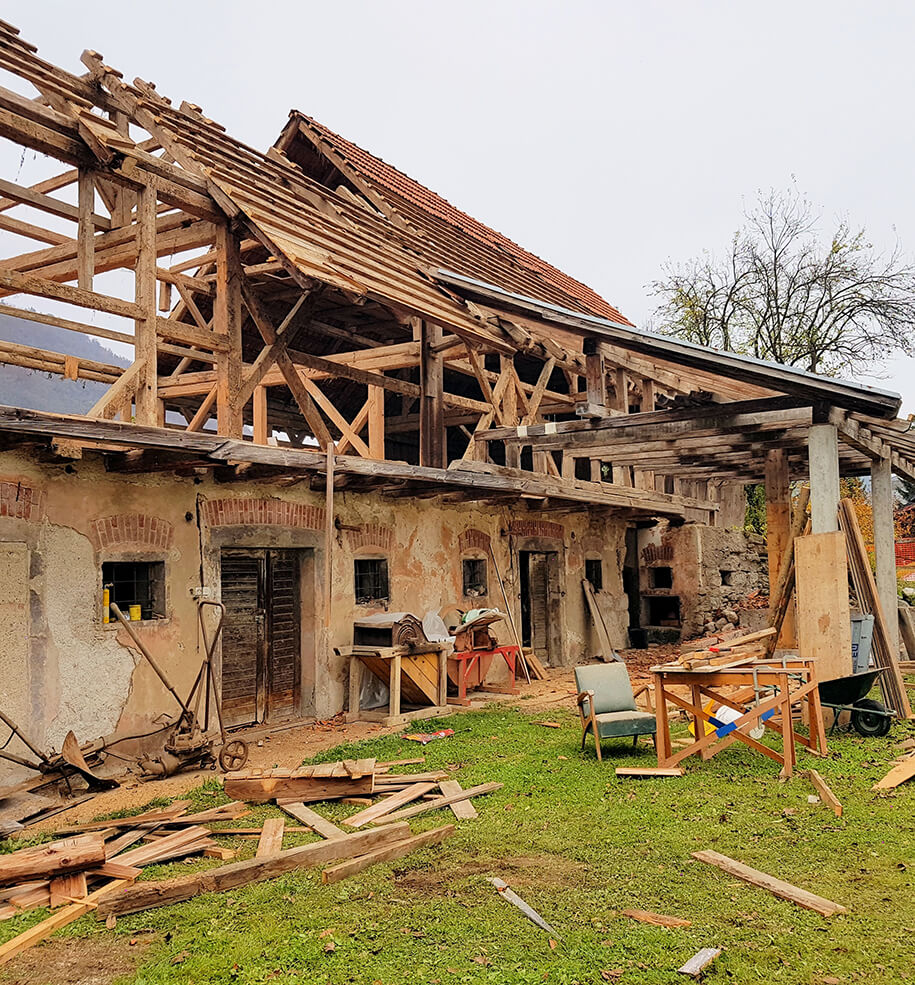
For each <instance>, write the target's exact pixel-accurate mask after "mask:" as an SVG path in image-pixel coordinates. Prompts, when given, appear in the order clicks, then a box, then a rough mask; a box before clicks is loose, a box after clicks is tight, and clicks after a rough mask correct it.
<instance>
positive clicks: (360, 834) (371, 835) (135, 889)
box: [96, 824, 410, 920]
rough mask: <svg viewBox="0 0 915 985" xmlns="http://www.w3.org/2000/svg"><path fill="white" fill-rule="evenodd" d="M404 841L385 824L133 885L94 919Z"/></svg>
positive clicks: (402, 827)
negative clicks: (243, 859)
mask: <svg viewBox="0 0 915 985" xmlns="http://www.w3.org/2000/svg"><path fill="white" fill-rule="evenodd" d="M409 837H410V827H409V825H407V824H391V825H385V826H384V827H381V828H374V829H372V830H370V831H357V832H355V833H353V834H349V835H344V836H343V837H342V838H331V839H328V840H327V841H319V842H315V843H314V844H310V845H301V846H299V847H297V848H287V849H286V850H285V851H282V852H280V853H279V854H278V855H274V856H272V857H271V858H263V859H260V858H253V859H247V860H245V861H243V862H234V863H230V864H229V865H223V866H220V867H219V868H216V869H209V870H207V871H206V872H195V873H192V874H191V875H187V876H180V877H179V878H177V879H162V880H160V881H156V882H143V883H138V884H137V885H135V886H132V887H131V888H129V889H125V890H124V892H122V893H119V894H118V896H117V897H116V898H114V899H108V900H105V901H104V902H103V903H100V904H99V907H98V909H97V911H96V914H97V917H98V919H99V920H104V919H105V918H106V917H107V916H108V915H109V914H112V913H113V914H115V916H121V915H122V914H125V913H137V912H139V911H140V910H149V909H154V908H155V907H158V906H168V905H170V904H172V903H179V902H181V901H182V900H186V899H191V898H193V897H194V896H198V895H200V894H201V893H219V892H225V891H226V890H228V889H235V888H236V886H244V885H247V884H249V883H252V882H263V881H264V880H266V879H275V878H276V877H277V876H280V875H283V874H285V873H286V872H295V871H296V870H298V869H304V868H310V867H311V866H315V865H322V864H324V863H325V862H335V861H337V860H339V859H346V858H353V857H354V856H357V855H360V854H361V855H364V854H366V853H367V852H371V851H374V850H375V849H376V848H384V847H386V846H387V845H393V844H396V843H397V842H402V841H404V840H405V839H407V838H409Z"/></svg>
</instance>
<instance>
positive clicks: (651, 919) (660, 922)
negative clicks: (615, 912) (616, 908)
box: [623, 910, 693, 927]
mask: <svg viewBox="0 0 915 985" xmlns="http://www.w3.org/2000/svg"><path fill="white" fill-rule="evenodd" d="M623 916H624V917H629V919H630V920H638V921H639V923H650V924H654V926H655V927H691V926H692V924H693V922H692V920H684V919H683V918H682V917H668V916H665V915H664V914H663V913H652V912H651V910H623Z"/></svg>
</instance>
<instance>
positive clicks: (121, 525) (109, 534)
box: [89, 513, 175, 551]
mask: <svg viewBox="0 0 915 985" xmlns="http://www.w3.org/2000/svg"><path fill="white" fill-rule="evenodd" d="M174 535H175V528H174V527H173V526H172V525H171V524H170V523H169V522H168V520H163V519H162V518H161V517H158V516H151V515H150V514H148V513H115V514H114V515H112V516H100V517H97V518H96V519H95V520H92V521H91V522H90V524H89V539H90V540H91V541H92V544H93V546H94V547H95V549H96V550H97V551H98V550H106V549H108V548H112V547H142V548H147V549H149V548H153V549H156V550H161V551H167V550H168V549H169V548H170V547H171V546H172V539H173V537H174Z"/></svg>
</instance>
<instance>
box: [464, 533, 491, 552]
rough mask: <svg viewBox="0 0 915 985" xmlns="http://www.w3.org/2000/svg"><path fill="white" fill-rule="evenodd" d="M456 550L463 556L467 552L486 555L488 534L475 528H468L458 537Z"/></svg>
mask: <svg viewBox="0 0 915 985" xmlns="http://www.w3.org/2000/svg"><path fill="white" fill-rule="evenodd" d="M458 550H459V551H460V553H461V554H465V553H467V552H468V551H482V552H483V553H484V554H488V553H489V534H488V533H485V532H484V531H482V530H477V529H476V528H475V527H469V528H468V529H467V530H464V531H462V532H461V535H460V536H459V537H458Z"/></svg>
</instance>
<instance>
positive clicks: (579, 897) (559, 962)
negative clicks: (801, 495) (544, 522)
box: [0, 704, 915, 985]
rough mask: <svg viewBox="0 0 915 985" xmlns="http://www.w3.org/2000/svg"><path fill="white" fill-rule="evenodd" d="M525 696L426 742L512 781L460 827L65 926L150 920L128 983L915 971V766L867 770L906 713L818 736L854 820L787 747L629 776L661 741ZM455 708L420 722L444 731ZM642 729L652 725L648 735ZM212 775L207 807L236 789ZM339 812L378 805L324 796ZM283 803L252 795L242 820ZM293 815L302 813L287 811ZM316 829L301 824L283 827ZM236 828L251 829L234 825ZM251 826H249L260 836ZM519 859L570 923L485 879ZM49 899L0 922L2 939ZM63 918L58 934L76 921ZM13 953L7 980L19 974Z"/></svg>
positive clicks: (801, 976)
mask: <svg viewBox="0 0 915 985" xmlns="http://www.w3.org/2000/svg"><path fill="white" fill-rule="evenodd" d="M543 717H544V716H543V715H536V716H531V715H527V714H525V713H524V710H523V704H522V708H520V709H516V708H495V709H489V710H486V711H482V712H473V713H468V714H463V715H460V716H456V717H453V718H450V719H448V720H447V721H443V722H442V723H441V724H442V725H443V726H445V725H447V726H450V727H452V728H454V729H455V731H456V733H457V734H456V735H455V736H454V737H453V738H450V739H445V740H441V741H436V742H433V743H431V744H430V745H428V746H426V747H425V750H424V751H425V755H426V766H425V767H412V769H416V770H420V769H430V768H449V769H454V770H455V773H454V775H455V777H456V778H458V779H459V780H460V781H461V783H462V784H463V785H464V786H470V785H472V784H474V783H482V782H485V781H488V780H499V781H501V782H502V783H504V784H505V786H504V788H503V789H502V790H500V791H499V792H498V793H496V794H493V795H491V796H489V797H484V798H481V799H478V800H477V801H475V804H476V807H477V810H478V811H479V813H480V817H479V819H478V820H476V821H459V822H456V823H457V832H456V833H455V835H454V836H453V837H452V838H450V839H449V840H448V841H446V842H445V843H444V844H442V845H440V846H437V847H434V848H430V849H426V850H424V851H421V852H418V853H416V854H414V855H411V856H408V857H406V858H404V859H401V860H399V861H397V862H394V863H391V864H387V865H380V866H376V867H374V868H372V869H369V870H367V871H365V872H363V873H361V874H360V875H358V876H356V877H354V878H351V879H349V880H346V881H344V882H341V883H338V884H336V885H332V886H322V885H321V882H320V871H319V870H309V871H305V872H302V873H297V874H294V875H288V876H286V877H283V878H281V879H278V880H274V881H272V882H267V883H261V884H258V885H252V886H247V887H243V888H240V889H237V890H235V891H232V892H230V893H225V894H217V895H210V896H203V897H198V898H197V899H194V900H191V901H189V902H187V903H184V904H181V905H177V906H172V907H168V908H163V909H159V910H153V911H149V912H147V913H140V914H136V915H134V916H131V917H126V918H121V919H120V920H119V921H118V923H117V926H116V927H115V928H114V929H113V930H106V929H105V928H104V927H103V926H102V925H100V924H98V923H97V922H96V921H94V920H93V919H91V918H88V917H87V918H83V919H82V920H81V921H79V922H78V923H76V924H74V925H72V926H71V927H69V928H67V929H66V930H64V931H63V932H61V935H63V936H69V937H71V938H77V939H80V940H84V941H85V942H86V945H87V946H88V944H89V943H91V942H90V941H89V940H88V938H90V936H92V935H97V934H101V935H105V936H106V937H107V938H109V939H117V940H120V941H122V942H123V945H124V947H125V948H127V947H129V946H130V942H131V941H132V940H133V941H138V940H139V941H150V942H151V943H150V944H149V946H148V947H146V949H145V950H144V952H143V956H142V961H141V963H140V965H139V966H138V968H137V970H136V971H135V972H133V973H131V974H129V975H127V976H126V977H122V978H119V979H118V982H119V985H121V983H123V985H126V983H128V982H129V983H131V985H153V983H157V985H158V983H188V982H193V983H194V985H207V983H217V982H219V983H224V982H225V983H246V985H247V983H260V982H309V983H310V982H315V983H322V985H323V983H328V985H338V983H340V985H342V983H347V982H352V983H365V985H373V983H382V985H402V983H404V985H405V983H413V982H424V983H444V985H452V983H453V985H457V983H462V982H489V983H503V982H505V983H508V982H512V983H534V982H538V983H539V982H549V983H554V985H573V983H582V985H584V983H601V982H604V981H610V982H615V981H622V982H627V983H628V982H631V983H646V985H648V983H668V982H670V983H672V982H677V981H681V982H682V981H686V980H687V979H684V978H683V977H682V976H679V975H677V974H676V970H675V969H676V968H677V967H679V965H681V964H682V963H683V962H684V961H686V960H687V959H688V958H689V957H690V956H691V955H693V954H694V953H695V952H696V951H698V950H699V949H700V948H703V947H720V948H723V950H724V953H723V954H722V956H721V957H720V958H719V959H718V961H717V962H716V963H715V964H714V965H713V966H712V968H711V969H710V970H709V972H708V974H707V976H706V980H708V981H710V982H724V981H728V982H738V983H750V982H766V983H774V982H778V983H798V985H810V983H817V982H820V983H830V982H843V983H844V982H858V981H867V982H878V981H879V982H881V983H891V982H911V981H912V978H913V975H915V958H913V946H912V943H913V939H915V907H913V898H915V894H913V885H912V883H913V879H912V877H913V873H915V783H909V784H908V785H904V786H902V787H900V788H899V789H898V790H897V791H896V792H895V794H891V795H888V796H879V795H876V794H873V793H871V790H870V787H871V785H872V783H874V782H875V781H876V780H877V779H878V778H879V777H881V776H883V775H884V774H885V773H886V771H887V770H888V768H889V763H890V760H891V759H892V758H893V756H894V752H893V749H894V746H895V745H896V744H897V743H898V742H899V741H900V740H901V739H904V738H908V737H910V736H911V735H915V727H913V726H912V725H910V724H897V725H896V726H895V727H894V729H893V731H892V732H891V734H890V736H888V737H887V738H886V739H868V740H865V739H860V738H858V737H857V736H855V735H847V734H842V735H837V736H835V737H830V747H831V756H830V758H829V759H828V760H826V761H819V760H816V759H814V758H812V757H808V756H805V755H802V756H801V757H800V763H799V766H800V768H804V767H807V766H815V767H816V768H817V769H819V771H820V772H821V773H822V775H823V776H824V778H825V779H826V781H827V783H828V784H829V785H830V786H831V787H832V789H833V791H834V792H835V793H836V795H837V796H838V797H839V799H840V800H841V801H842V803H843V805H844V809H845V811H844V816H843V817H842V818H841V819H837V818H836V817H835V816H834V815H833V813H832V812H831V811H830V810H828V809H827V808H825V807H824V806H822V805H820V804H810V803H808V795H809V794H811V793H812V792H813V788H812V787H811V786H810V783H809V781H808V780H806V779H805V778H804V777H800V776H796V777H794V778H793V779H792V780H790V781H788V782H779V779H778V775H777V774H778V766H777V765H776V764H775V763H773V762H771V761H770V760H768V759H765V758H763V757H761V756H759V755H757V754H755V753H753V752H751V751H750V750H748V749H747V750H745V749H743V748H742V747H732V748H730V749H729V750H727V751H725V752H724V753H722V754H721V755H720V756H719V757H718V758H716V759H714V760H712V761H710V762H707V763H701V762H699V761H698V760H694V759H691V760H689V761H688V764H687V767H688V772H687V775H686V776H684V777H682V778H680V779H667V780H662V779H650V780H621V779H617V778H616V776H615V775H614V767H615V766H618V765H621V764H630V765H653V763H654V759H653V754H652V751H651V748H650V745H649V744H645V745H643V746H642V747H640V749H639V750H636V751H633V750H632V749H631V747H630V745H629V743H628V742H627V741H620V742H618V743H617V744H615V745H614V744H613V743H610V742H608V743H605V747H604V750H605V758H604V761H603V763H598V762H597V760H596V759H595V756H594V751H593V745H590V744H589V747H588V749H587V751H586V752H585V754H584V755H582V754H581V753H580V752H579V749H578V739H577V736H578V730H577V720H576V719H573V716H572V714H571V713H567V712H564V711H563V712H556V711H553V712H551V713H550V715H549V717H550V718H552V719H554V720H556V721H560V722H561V723H562V726H563V727H562V728H561V729H550V728H544V727H542V726H538V725H536V724H534V723H535V722H536V721H537V720H538V719H541V718H543ZM436 724H437V723H424V728H427V729H428V730H429V731H432V730H434V728H435V727H436ZM643 742H644V740H643ZM419 754H420V747H419V746H418V745H416V744H415V743H411V742H408V741H404V740H403V739H400V738H398V737H396V736H395V737H387V738H382V739H378V740H375V741H369V742H363V743H360V744H358V745H355V746H353V745H347V746H341V747H339V748H337V749H331V750H328V751H327V752H326V753H324V754H323V755H322V756H321V757H320V759H321V760H324V761H329V760H334V759H339V758H341V757H346V758H354V757H357V756H359V757H361V756H376V757H377V758H378V759H379V760H385V759H398V758H403V757H407V756H416V755H419ZM213 787H214V785H211V786H210V788H209V789H207V787H206V786H204V787H201V788H199V789H198V790H196V791H195V792H194V794H193V797H194V802H195V807H196V806H198V805H199V806H200V807H203V806H212V805H213V804H216V803H221V802H222V801H223V800H224V797H223V794H222V792H221V790H217V789H214V788H213ZM319 809H320V810H321V812H322V813H325V814H326V815H327V816H328V817H330V818H331V819H337V820H339V819H342V818H344V817H346V816H347V815H348V814H350V813H354V812H356V811H357V810H360V809H361V808H357V807H346V806H344V805H339V804H333V805H328V804H325V805H320V806H319ZM274 811H276V808H274V807H269V806H265V807H259V808H255V809H254V814H253V816H252V817H249V818H245V819H244V820H243V821H239V822H234V823H235V824H245V825H249V824H254V823H257V820H258V819H260V818H262V817H265V816H267V815H269V814H270V813H272V812H274ZM453 820H454V818H453V817H452V816H451V813H450V811H439V812H435V813H433V814H429V815H426V816H423V817H420V818H416V819H414V820H413V821H412V822H411V824H412V826H413V829H414V831H421V830H425V829H427V828H430V827H434V826H437V825H439V824H442V823H448V822H451V821H453ZM290 823H295V822H293V821H291V819H290ZM308 840H313V836H311V835H302V836H298V837H296V836H287V839H286V842H285V844H286V847H289V846H290V845H292V844H297V843H298V844H300V843H303V842H305V841H308ZM220 843H221V844H222V843H226V844H233V843H232V842H228V841H226V840H225V839H221V840H220ZM254 844H255V843H254V842H253V841H242V840H241V839H237V840H236V841H235V843H234V846H233V847H238V848H239V849H240V852H241V855H242V857H244V856H246V855H251V854H253V852H254ZM699 848H714V849H716V850H717V851H719V852H722V853H724V854H726V855H730V856H731V857H733V858H736V859H738V860H740V861H743V862H746V863H747V864H749V865H752V866H755V867H757V868H760V869H763V870H764V871H766V872H768V873H771V874H772V875H775V876H778V877H780V878H782V879H785V880H787V881H789V882H792V883H794V884H795V885H798V886H801V887H803V888H805V889H808V890H810V891H812V892H815V893H818V894H820V895H822V896H826V897H828V898H830V899H832V900H835V901H836V902H839V903H842V904H844V905H845V906H847V907H848V909H849V913H848V915H847V916H838V917H834V918H832V919H826V918H824V917H821V916H819V915H818V914H815V913H811V912H809V911H807V910H802V909H800V908H798V907H797V906H795V905H794V904H792V903H788V902H785V901H782V900H779V899H776V898H775V897H773V896H771V895H770V894H769V893H767V892H764V891H763V890H761V889H757V888H755V887H752V886H749V885H747V884H745V883H741V882H738V881H737V880H734V879H732V878H730V877H729V876H726V875H725V874H724V873H722V872H720V871H719V870H718V869H715V868H712V867H710V866H707V865H704V864H702V863H700V862H697V861H694V860H693V859H691V858H690V852H692V851H695V850H696V849H699ZM212 864H219V863H214V862H210V861H195V862H192V863H177V864H171V865H163V866H158V867H150V868H149V869H147V870H146V871H145V872H144V876H143V878H144V879H147V878H162V877H164V876H170V875H175V874H182V873H186V872H188V871H192V870H193V869H194V868H199V867H203V866H205V865H212ZM488 876H501V877H502V878H503V879H505V880H506V882H508V883H509V885H510V886H511V887H512V888H513V889H514V890H515V891H516V892H518V893H519V894H520V895H521V896H522V897H523V898H524V899H525V900H526V901H527V902H528V903H529V904H530V905H531V906H533V907H534V908H535V909H537V910H538V911H539V912H540V913H541V914H542V915H543V917H544V918H545V919H546V920H547V921H548V922H549V923H550V924H551V925H552V926H553V927H554V928H555V930H556V931H557V934H556V937H555V938H554V939H553V940H551V938H550V935H549V934H547V933H545V932H543V931H542V930H539V929H538V928H537V927H535V926H534V925H533V924H531V923H529V922H528V921H527V920H525V919H524V917H523V916H522V915H521V914H520V913H519V912H518V911H517V910H516V909H515V908H514V907H513V906H511V905H510V904H508V903H507V902H505V901H504V900H502V899H501V898H500V897H499V896H498V895H497V894H496V892H495V890H494V889H493V887H492V886H491V884H490V883H489V882H488V881H487V877H488ZM626 908H636V909H645V910H654V911H656V912H660V913H665V914H670V915H674V916H679V917H685V918H688V919H690V920H692V926H691V927H687V928H682V929H664V928H660V927H654V926H648V925H644V924H640V923H636V922H634V921H632V920H630V919H628V918H626V917H623V916H622V915H621V914H620V911H621V910H623V909H626ZM44 915H46V914H45V912H44V911H40V912H38V913H34V914H28V915H25V916H23V917H20V918H17V919H15V920H12V921H8V922H6V923H4V924H2V925H0V937H2V939H3V940H5V939H7V938H9V937H11V936H13V934H15V933H18V932H19V931H20V930H22V929H24V928H25V927H27V926H30V925H31V924H32V923H34V922H36V921H37V919H38V918H39V917H40V916H44ZM61 935H58V936H61ZM15 972H16V965H15V963H13V964H12V965H11V966H10V969H9V970H8V971H7V972H6V974H7V976H8V977H6V978H4V977H3V976H0V981H3V982H5V981H9V982H13V981H16V974H15Z"/></svg>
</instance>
